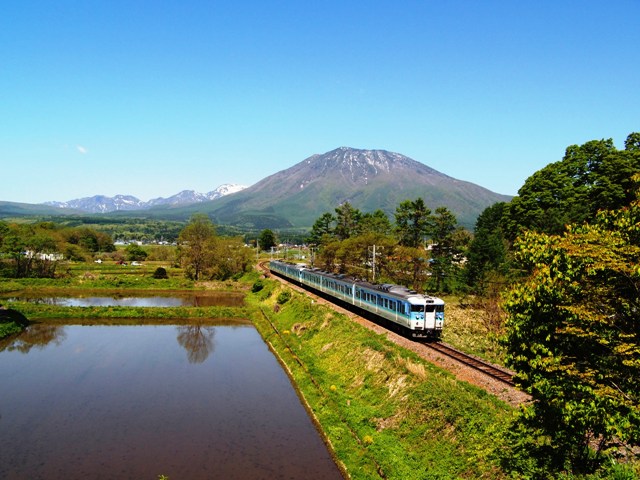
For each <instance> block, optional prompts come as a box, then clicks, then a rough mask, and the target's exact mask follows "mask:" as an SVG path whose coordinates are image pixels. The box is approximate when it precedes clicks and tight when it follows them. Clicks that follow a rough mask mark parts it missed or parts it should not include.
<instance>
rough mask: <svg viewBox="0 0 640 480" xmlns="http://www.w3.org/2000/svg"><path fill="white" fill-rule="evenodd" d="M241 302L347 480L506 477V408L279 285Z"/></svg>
mask: <svg viewBox="0 0 640 480" xmlns="http://www.w3.org/2000/svg"><path fill="white" fill-rule="evenodd" d="M247 302H248V303H249V305H250V306H251V307H252V308H254V309H255V310H256V314H255V315H254V317H255V324H256V327H257V328H258V330H259V331H260V333H261V334H262V336H263V338H264V339H265V341H266V342H267V343H268V344H269V346H270V348H271V349H272V350H273V351H274V353H275V354H276V355H277V357H278V358H279V360H280V362H281V363H282V364H283V366H284V368H285V369H286V370H287V371H288V373H289V375H290V377H291V379H292V382H293V383H294V385H295V387H296V388H297V390H298V392H299V394H300V397H301V398H302V399H303V402H304V403H305V405H306V407H307V409H308V410H309V412H310V414H311V416H312V418H314V420H315V422H316V424H317V425H318V429H319V431H320V432H321V433H322V435H323V436H324V438H325V441H326V442H327V444H328V445H330V448H331V449H332V451H333V453H334V455H335V458H336V461H337V463H338V464H339V465H340V466H341V467H342V468H343V470H344V472H346V474H347V475H348V476H349V477H351V478H358V479H360V478H363V479H366V478H502V477H503V474H502V472H501V471H500V469H499V467H498V465H497V462H496V461H495V460H494V456H493V454H492V452H493V450H494V449H495V448H496V447H497V445H496V439H498V438H500V437H501V434H500V433H501V430H502V429H503V428H504V427H505V426H506V424H507V420H508V418H509V416H510V413H511V411H512V408H511V407H510V406H508V405H507V404H506V403H504V402H502V401H500V400H499V399H497V398H496V397H495V396H492V395H489V394H488V393H487V392H486V391H484V390H482V389H480V388H477V387H475V386H473V385H470V384H469V383H467V382H461V381H459V380H458V379H456V378H455V377H454V375H452V374H451V373H450V372H448V371H446V370H444V369H441V368H439V367H438V366H436V365H434V364H432V363H429V362H427V361H426V360H424V359H423V358H421V357H420V356H419V355H418V354H416V353H415V352H413V351H411V350H408V349H405V348H403V347H402V346H400V345H397V344H396V343H394V342H391V341H390V340H388V339H387V338H386V336H385V335H383V334H379V333H376V332H375V331H372V330H370V329H368V328H366V327H364V326H363V325H361V324H359V323H358V322H353V321H352V320H351V319H350V318H349V317H348V316H346V315H344V314H341V313H339V312H337V311H335V310H334V309H332V308H330V307H328V306H326V305H323V304H320V303H318V302H316V301H315V300H314V299H313V298H311V297H309V296H307V295H305V294H304V293H300V292H297V291H295V290H293V289H291V288H289V287H288V286H286V285H283V284H281V283H280V282H277V281H274V280H269V279H262V280H260V281H259V282H257V283H256V285H255V286H254V288H253V292H252V293H250V294H249V295H248V297H247Z"/></svg>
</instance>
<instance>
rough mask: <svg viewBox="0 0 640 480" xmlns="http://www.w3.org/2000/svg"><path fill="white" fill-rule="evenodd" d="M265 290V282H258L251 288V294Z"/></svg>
mask: <svg viewBox="0 0 640 480" xmlns="http://www.w3.org/2000/svg"><path fill="white" fill-rule="evenodd" d="M263 288H264V282H263V281H262V280H256V282H255V283H254V284H253V285H252V286H251V293H258V292H259V291H260V290H262V289H263Z"/></svg>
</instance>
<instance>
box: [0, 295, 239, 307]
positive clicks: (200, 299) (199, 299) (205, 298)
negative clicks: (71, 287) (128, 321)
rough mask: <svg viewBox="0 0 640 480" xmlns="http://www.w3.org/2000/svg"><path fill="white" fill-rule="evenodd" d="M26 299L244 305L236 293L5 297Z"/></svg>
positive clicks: (110, 303) (67, 302) (97, 303)
mask: <svg viewBox="0 0 640 480" xmlns="http://www.w3.org/2000/svg"><path fill="white" fill-rule="evenodd" d="M14 300H20V301H26V302H32V303H41V304H47V305H59V306H61V307H117V306H121V307H213V306H218V307H241V306H242V305H243V300H244V295H243V294H238V293H235V292H216V293H206V294H200V293H185V294H176V293H173V294H171V295H160V294H153V295H147V296H144V295H139V296H130V295H128V296H123V295H111V296H107V295H100V296H98V295H89V296H42V295H39V296H32V295H20V296H12V297H5V298H3V299H2V301H5V302H7V301H9V302H11V301H14Z"/></svg>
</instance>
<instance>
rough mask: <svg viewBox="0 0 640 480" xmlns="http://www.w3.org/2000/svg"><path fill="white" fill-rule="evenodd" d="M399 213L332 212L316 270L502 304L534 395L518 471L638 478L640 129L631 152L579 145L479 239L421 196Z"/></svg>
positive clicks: (511, 460) (509, 464) (508, 434)
mask: <svg viewBox="0 0 640 480" xmlns="http://www.w3.org/2000/svg"><path fill="white" fill-rule="evenodd" d="M394 217H395V218H394V222H393V223H392V222H391V221H390V220H389V219H388V218H387V217H386V215H385V214H384V213H383V212H382V211H376V212H373V213H363V212H360V211H359V210H357V209H355V208H353V207H352V206H351V205H350V204H349V203H345V204H343V205H341V206H339V207H338V208H336V209H335V212H334V213H325V214H323V215H322V216H321V217H320V218H318V219H317V221H316V222H315V224H314V225H313V228H312V230H311V235H310V237H309V239H308V240H309V242H310V243H312V244H313V245H315V246H316V247H317V248H318V251H317V253H316V257H315V259H314V263H315V265H317V266H319V267H321V268H324V269H325V270H330V271H334V272H336V273H345V274H350V275H353V276H356V277H360V278H366V279H371V278H372V277H373V275H374V274H376V273H377V276H376V279H377V280H379V281H382V282H384V281H389V282H394V283H400V284H404V285H407V286H411V287H412V288H414V289H415V290H419V291H420V290H424V289H431V290H434V291H437V292H443V291H444V292H447V291H456V292H461V291H465V290H467V291H469V292H471V293H475V294H478V295H481V296H487V295H491V294H493V295H495V298H496V301H497V302H499V303H500V306H501V307H502V309H503V310H504V312H505V313H506V321H505V323H504V325H503V326H502V332H503V336H502V341H503V343H504V345H505V347H506V350H507V359H506V361H507V365H508V366H510V367H511V368H512V369H514V370H515V372H516V377H515V379H516V381H517V382H518V384H519V385H520V387H521V388H522V389H523V390H524V391H525V392H527V393H529V394H530V395H531V396H532V399H533V400H532V402H530V403H529V404H527V405H525V406H523V407H522V408H521V409H520V410H519V411H517V413H516V414H515V415H514V418H513V419H512V421H511V423H509V425H508V426H507V427H506V428H505V429H504V431H502V432H500V433H499V434H498V435H500V439H499V440H498V441H497V443H498V444H499V445H500V448H499V449H497V450H496V455H497V456H498V457H499V459H500V461H501V463H502V466H503V468H504V470H505V471H507V472H510V474H512V475H514V476H515V477H518V478H558V477H562V476H563V475H565V477H563V478H570V477H571V475H582V476H583V477H581V478H587V477H588V478H611V477H615V478H621V479H622V478H625V479H627V478H628V479H632V478H638V475H639V474H640V472H639V471H638V469H639V468H640V466H639V464H638V452H639V451H640V393H639V392H640V390H639V389H638V379H640V133H631V134H630V135H629V136H628V137H627V139H626V141H625V146H624V149H621V150H618V149H617V148H616V147H615V146H614V144H613V141H612V140H610V139H609V140H593V141H589V142H586V143H585V144H583V145H572V146H569V147H568V148H567V149H566V152H565V155H564V157H563V158H562V160H560V161H558V162H554V163H551V164H549V165H547V166H546V167H544V168H542V169H541V170H539V171H537V172H535V173H534V174H533V175H532V176H531V177H529V178H528V179H527V180H526V181H525V183H524V185H523V186H522V187H521V188H520V190H519V191H518V195H517V196H516V197H514V198H513V200H512V201H511V202H501V203H497V204H495V205H492V206H490V207H488V208H487V209H485V210H484V211H483V212H482V213H481V214H480V215H479V217H478V219H477V221H476V225H475V228H474V231H473V234H472V235H471V234H469V233H468V232H465V231H464V230H463V229H461V228H459V227H458V226H457V225H456V221H455V217H454V216H453V215H452V214H451V212H449V211H448V210H447V209H446V208H438V209H436V210H435V212H433V213H432V212H431V211H430V210H429V209H428V208H427V207H426V206H425V205H424V203H423V202H422V200H421V199H417V200H407V201H405V202H402V203H401V204H400V205H399V206H398V207H397V209H396V212H395V215H394ZM374 245H375V246H376V250H375V254H374V251H373V246H374ZM382 252H384V254H381V255H378V254H379V253H382ZM625 465H626V466H625ZM634 469H635V470H634ZM634 471H635V473H634ZM571 478H574V477H571Z"/></svg>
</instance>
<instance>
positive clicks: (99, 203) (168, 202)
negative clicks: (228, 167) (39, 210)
mask: <svg viewBox="0 0 640 480" xmlns="http://www.w3.org/2000/svg"><path fill="white" fill-rule="evenodd" d="M245 188H247V187H246V186H244V185H237V184H224V185H220V186H219V187H218V188H216V189H215V190H212V191H210V192H208V193H198V192H196V191H194V190H183V191H181V192H179V193H176V194H175V195H172V196H170V197H168V198H163V197H158V198H153V199H151V200H149V201H148V202H143V201H142V200H140V199H138V198H136V197H134V196H132V195H116V196H115V197H107V196H104V195H94V196H93V197H85V198H78V199H75V200H69V201H66V202H55V201H53V202H45V203H44V205H49V206H52V207H58V208H70V209H75V210H80V211H83V212H87V213H107V212H114V211H117V210H145V209H148V208H151V207H157V206H171V207H177V206H186V205H191V204H194V203H201V202H207V201H210V200H216V199H218V198H220V197H224V196H225V195H229V194H231V193H235V192H239V191H241V190H243V189H245Z"/></svg>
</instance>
